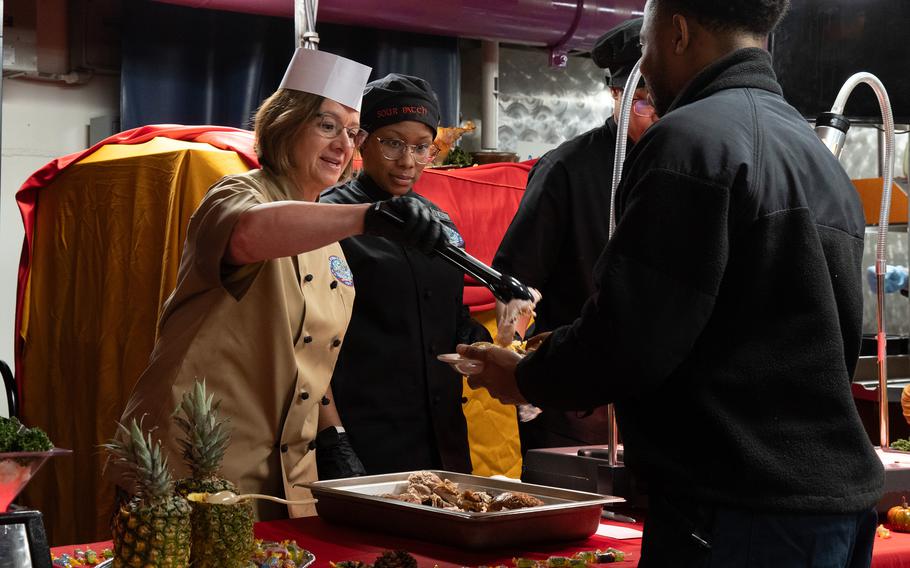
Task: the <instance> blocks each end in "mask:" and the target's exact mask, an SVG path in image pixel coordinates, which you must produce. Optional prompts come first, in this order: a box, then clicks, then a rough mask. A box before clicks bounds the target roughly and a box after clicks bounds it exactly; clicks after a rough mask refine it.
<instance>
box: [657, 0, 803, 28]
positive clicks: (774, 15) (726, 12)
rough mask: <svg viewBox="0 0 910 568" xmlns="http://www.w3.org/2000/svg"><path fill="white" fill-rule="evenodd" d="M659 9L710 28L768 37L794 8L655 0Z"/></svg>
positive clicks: (781, 0)
mask: <svg viewBox="0 0 910 568" xmlns="http://www.w3.org/2000/svg"><path fill="white" fill-rule="evenodd" d="M654 2H655V4H656V5H657V6H658V8H659V9H665V8H668V9H673V10H677V11H679V12H681V13H683V14H687V15H691V16H692V17H694V18H695V19H696V20H698V21H699V23H701V24H702V25H704V26H705V27H708V28H712V29H716V30H724V31H744V32H749V33H751V34H754V35H757V36H766V35H768V34H770V33H771V32H772V31H774V28H775V27H776V26H777V23H778V22H780V20H781V18H782V17H783V16H784V14H785V13H786V12H787V9H788V8H789V7H790V0H654Z"/></svg>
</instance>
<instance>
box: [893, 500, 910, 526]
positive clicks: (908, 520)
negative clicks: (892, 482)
mask: <svg viewBox="0 0 910 568" xmlns="http://www.w3.org/2000/svg"><path fill="white" fill-rule="evenodd" d="M888 524H889V525H891V530H893V531H897V532H910V506H907V498H906V497H903V498H902V499H901V504H900V505H895V506H894V507H891V508H890V509H888Z"/></svg>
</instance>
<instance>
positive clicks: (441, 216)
mask: <svg viewBox="0 0 910 568" xmlns="http://www.w3.org/2000/svg"><path fill="white" fill-rule="evenodd" d="M433 215H435V216H436V218H437V219H439V220H440V221H448V222H450V223H451V222H452V218H451V217H449V214H448V213H446V212H445V211H443V210H442V209H433Z"/></svg>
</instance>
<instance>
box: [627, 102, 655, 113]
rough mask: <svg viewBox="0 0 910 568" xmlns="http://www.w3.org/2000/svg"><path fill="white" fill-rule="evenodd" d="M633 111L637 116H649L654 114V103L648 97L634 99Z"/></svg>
mask: <svg viewBox="0 0 910 568" xmlns="http://www.w3.org/2000/svg"><path fill="white" fill-rule="evenodd" d="M632 112H633V113H635V116H646V117H649V116H651V115H652V114H654V105H652V104H651V101H649V100H648V99H633V100H632Z"/></svg>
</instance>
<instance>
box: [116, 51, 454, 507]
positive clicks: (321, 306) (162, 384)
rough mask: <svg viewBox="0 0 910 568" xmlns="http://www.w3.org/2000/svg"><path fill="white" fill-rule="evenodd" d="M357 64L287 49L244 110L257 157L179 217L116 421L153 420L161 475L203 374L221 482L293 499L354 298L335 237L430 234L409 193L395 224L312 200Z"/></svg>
mask: <svg viewBox="0 0 910 568" xmlns="http://www.w3.org/2000/svg"><path fill="white" fill-rule="evenodd" d="M326 63H329V64H326ZM323 70H325V71H323ZM369 71H370V69H369V68H368V67H364V66H362V65H360V64H358V63H355V62H353V61H349V60H346V59H343V58H340V57H337V56H334V55H331V54H328V53H324V52H318V51H315V50H308V49H298V50H297V53H296V54H295V55H294V59H293V60H292V62H291V65H290V66H289V68H288V71H287V73H286V75H285V78H284V80H283V81H282V84H281V87H279V89H278V91H276V92H275V93H274V94H273V95H272V96H271V97H269V98H268V99H266V100H265V101H264V102H263V104H262V106H261V107H260V108H259V110H258V112H257V114H256V119H255V134H256V139H257V153H258V155H259V160H260V163H261V166H262V168H261V169H258V170H253V171H250V172H247V173H244V174H240V175H232V176H227V177H225V178H223V179H222V180H220V181H219V182H218V183H216V184H215V185H214V186H213V187H212V188H211V189H210V190H209V192H208V193H207V194H206V196H205V198H204V199H203V200H202V203H201V204H200V205H199V208H198V209H197V210H196V212H195V213H194V214H193V216H192V218H191V220H190V223H189V226H188V228H187V236H186V243H185V246H184V251H183V256H182V258H181V261H180V270H179V274H178V278H177V287H176V289H175V290H174V292H173V294H172V295H171V296H170V298H168V300H167V302H166V303H165V304H164V307H163V309H162V313H161V318H160V320H159V324H158V339H157V342H156V345H155V349H154V351H153V352H152V355H151V358H150V361H149V366H148V368H147V369H146V370H145V372H144V373H143V374H142V376H141V377H140V378H139V381H138V383H137V384H136V386H135V388H134V390H133V392H132V395H131V397H130V400H129V403H128V404H127V408H126V410H125V411H124V413H123V416H122V417H121V422H122V423H124V424H128V422H129V420H131V419H132V418H137V419H138V418H140V417H143V416H144V417H145V418H144V423H143V426H144V428H151V427H154V428H156V429H155V431H154V436H155V437H156V438H160V439H161V442H162V445H163V448H164V449H165V450H166V451H167V452H168V457H169V463H170V465H171V467H173V468H174V469H175V470H176V473H177V477H182V476H184V475H186V474H187V473H188V472H187V470H186V468H185V466H184V465H183V463H182V459H181V455H180V450H179V446H178V443H177V439H178V438H179V436H180V434H179V430H178V429H177V428H176V427H175V424H174V421H173V420H172V418H171V414H172V413H173V411H174V409H175V408H176V407H177V405H178V402H179V401H180V399H181V397H182V395H183V393H184V392H186V391H188V390H189V389H190V388H191V387H192V385H193V383H194V381H196V380H197V379H203V378H204V379H205V381H206V385H207V389H208V390H209V391H210V392H211V393H213V394H214V396H215V398H216V399H221V401H222V402H221V408H220V411H219V413H220V416H222V417H227V418H229V419H230V426H231V427H232V429H233V434H232V438H231V444H230V447H229V449H228V451H227V453H226V455H225V459H224V464H223V468H222V473H223V475H224V477H226V478H227V479H230V480H231V481H233V482H235V483H236V484H237V486H238V489H239V490H240V492H243V493H248V492H252V493H266V494H270V495H277V496H286V497H287V498H290V499H301V498H306V497H308V496H309V492H308V491H307V490H305V489H302V488H300V487H295V484H298V483H302V482H306V481H312V480H315V479H316V467H315V456H314V452H313V449H314V444H313V440H314V438H315V436H316V432H317V431H318V430H319V429H322V428H325V427H327V426H331V425H334V424H338V423H339V422H338V418H337V412H335V411H334V407H333V405H332V401H331V398H332V397H331V390H330V389H329V381H330V379H331V376H332V372H333V369H334V366H335V361H336V359H337V357H338V352H339V350H340V347H341V345H342V343H343V341H344V334H345V330H346V328H347V325H348V322H349V320H350V317H351V308H352V306H353V303H354V278H353V275H352V274H351V271H350V269H349V267H348V265H347V263H346V261H345V257H344V254H343V253H342V250H341V247H340V246H339V245H338V243H337V241H338V240H339V239H342V238H345V237H349V236H351V235H356V234H361V233H366V234H376V235H381V236H385V237H387V238H393V239H397V240H399V241H401V242H405V243H407V244H410V245H412V246H415V247H417V248H419V249H421V250H424V251H425V252H429V251H430V250H432V249H433V248H434V247H435V246H436V245H437V244H438V243H440V242H443V241H444V239H445V237H444V234H443V231H442V228H441V225H440V224H439V222H438V221H436V220H435V219H434V218H433V217H432V216H431V215H430V214H429V212H428V211H427V210H426V208H425V207H424V206H423V205H421V204H420V203H418V202H417V201H416V200H414V199H399V200H396V202H395V203H392V204H390V205H389V206H387V207H385V208H386V209H388V210H390V211H392V212H394V213H395V214H396V215H397V216H398V217H399V218H401V219H404V220H405V224H404V227H405V228H399V227H395V226H391V225H387V224H386V223H387V222H386V221H384V217H383V212H382V211H381V209H382V207H378V206H376V205H372V206H371V205H329V204H319V203H314V202H315V201H316V200H317V198H318V196H319V193H320V192H321V191H322V190H323V189H325V188H326V187H329V186H331V185H334V184H335V183H337V182H338V181H339V179H341V178H343V177H344V176H346V175H348V174H349V172H350V162H351V157H352V154H353V151H354V147H355V146H357V145H358V144H360V143H361V142H362V141H363V138H364V137H365V136H366V133H365V132H363V131H362V130H361V129H360V127H359V124H360V123H359V119H360V114H359V108H360V97H361V93H362V91H363V86H364V84H365V83H366V80H367V78H368V76H369ZM320 74H321V75H320ZM114 475H117V474H116V473H115V474H114ZM117 481H118V483H122V486H123V487H124V488H126V487H127V485H126V484H125V483H123V482H122V480H121V479H118V480H117ZM256 507H257V511H256V512H257V516H258V517H259V519H261V520H262V519H272V518H283V517H287V516H288V513H290V515H291V516H301V515H305V514H312V511H311V509H310V508H307V507H290V508H289V509H290V510H288V509H286V508H285V507H284V506H280V505H278V506H275V505H274V504H271V503H268V502H265V501H257V502H256Z"/></svg>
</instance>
